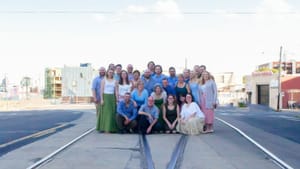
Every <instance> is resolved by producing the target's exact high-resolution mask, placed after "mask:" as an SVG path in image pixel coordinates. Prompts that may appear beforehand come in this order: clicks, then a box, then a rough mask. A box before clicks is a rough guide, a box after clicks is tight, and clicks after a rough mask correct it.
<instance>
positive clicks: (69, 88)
mask: <svg viewBox="0 0 300 169" xmlns="http://www.w3.org/2000/svg"><path fill="white" fill-rule="evenodd" d="M93 78H94V70H93V68H92V67H91V64H88V63H87V64H80V67H70V66H64V67H63V68H62V84H63V86H62V102H63V103H90V102H91V97H92V91H91V85H92V80H93Z"/></svg>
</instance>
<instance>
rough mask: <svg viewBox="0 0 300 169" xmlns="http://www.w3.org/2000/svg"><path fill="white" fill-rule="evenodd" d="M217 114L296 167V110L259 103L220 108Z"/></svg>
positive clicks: (299, 124) (299, 138)
mask: <svg viewBox="0 0 300 169" xmlns="http://www.w3.org/2000/svg"><path fill="white" fill-rule="evenodd" d="M217 117H219V118H221V119H223V120H225V121H227V122H229V123H231V124H233V125H234V126H235V127H237V128H239V129H240V130H242V131H243V132H245V133H246V134H247V135H248V136H250V137H251V138H252V139H254V140H255V141H257V142H258V143H259V144H261V145H262V146H264V147H265V148H267V149H268V150H269V151H271V152H272V153H273V154H275V155H276V156H277V157H279V158H280V159H282V160H283V161H285V162H286V163H287V164H289V165H291V166H292V167H294V168H300V161H299V159H300V154H299V152H300V144H299V143H300V134H299V133H300V113H299V112H288V111H281V112H276V111H273V110H270V109H268V108H266V107H263V106H253V105H252V106H250V107H248V108H228V107H220V108H218V110H217Z"/></svg>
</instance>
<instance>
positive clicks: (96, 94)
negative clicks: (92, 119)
mask: <svg viewBox="0 0 300 169" xmlns="http://www.w3.org/2000/svg"><path fill="white" fill-rule="evenodd" d="M104 77H105V68H104V67H100V68H99V76H97V77H95V78H94V80H93V83H92V94H93V102H94V103H95V106H96V115H97V116H98V115H99V112H100V100H101V94H100V89H101V81H102V79H103V78H104Z"/></svg>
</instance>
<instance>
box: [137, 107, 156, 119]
mask: <svg viewBox="0 0 300 169" xmlns="http://www.w3.org/2000/svg"><path fill="white" fill-rule="evenodd" d="M139 112H146V113H148V114H150V115H151V116H152V118H153V119H158V115H159V109H158V108H157V107H156V106H155V105H153V106H151V107H149V106H148V105H147V104H144V105H142V106H141V108H140V110H139ZM148 121H149V123H152V121H150V119H148Z"/></svg>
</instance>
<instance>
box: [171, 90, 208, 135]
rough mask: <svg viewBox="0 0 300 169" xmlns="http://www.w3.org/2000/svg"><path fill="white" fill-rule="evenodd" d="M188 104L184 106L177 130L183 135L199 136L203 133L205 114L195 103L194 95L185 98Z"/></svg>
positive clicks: (187, 95)
mask: <svg viewBox="0 0 300 169" xmlns="http://www.w3.org/2000/svg"><path fill="white" fill-rule="evenodd" d="M185 98H186V103H185V104H184V105H183V106H182V108H181V112H180V120H179V123H178V126H177V130H178V131H179V132H180V133H183V134H189V135H198V134H200V133H203V126H204V118H205V117H204V114H203V112H202V111H201V110H200V107H199V106H198V104H197V103H195V102H193V99H192V94H190V93H188V94H186V96H185Z"/></svg>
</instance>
